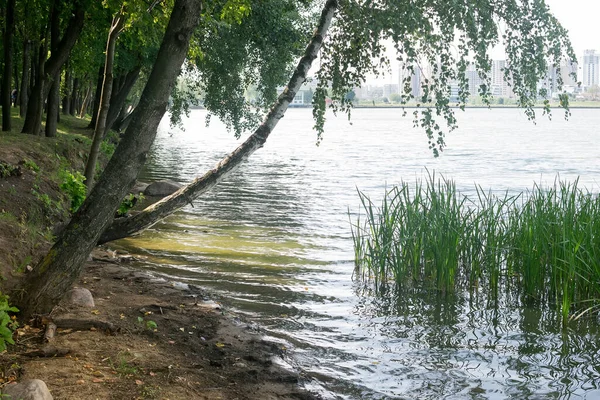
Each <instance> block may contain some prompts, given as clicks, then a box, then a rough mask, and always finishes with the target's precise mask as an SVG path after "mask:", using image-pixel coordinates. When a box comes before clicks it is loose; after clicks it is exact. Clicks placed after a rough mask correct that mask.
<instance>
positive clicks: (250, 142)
mask: <svg viewBox="0 0 600 400" xmlns="http://www.w3.org/2000/svg"><path fill="white" fill-rule="evenodd" d="M336 8H337V0H328V1H327V3H326V4H325V7H324V8H323V11H322V14H321V19H320V20H319V25H318V27H317V29H316V31H315V33H314V34H313V37H312V39H311V41H310V43H309V44H308V46H307V47H306V50H305V51H304V55H303V57H302V58H301V59H300V62H299V63H298V66H297V67H296V69H295V71H294V74H293V75H292V77H291V78H290V81H289V83H288V85H287V88H286V89H285V90H284V91H283V93H281V95H279V98H278V99H277V102H276V103H275V105H274V106H273V107H272V108H271V110H270V111H269V113H268V114H267V116H266V117H265V119H264V121H263V123H262V124H261V125H260V126H259V127H258V128H257V129H256V131H254V133H253V134H252V135H251V136H250V137H249V138H248V139H246V141H245V142H244V143H242V144H241V145H240V146H238V148H237V149H235V151H233V152H232V153H230V154H229V155H228V156H226V157H225V158H224V159H223V160H221V161H220V162H219V163H218V164H217V165H216V166H215V167H214V168H213V169H211V170H210V171H208V172H207V173H205V174H204V175H203V176H201V177H199V178H196V179H195V180H194V181H193V182H192V183H190V184H189V185H187V186H185V187H183V188H181V189H180V190H178V191H177V192H175V193H173V194H172V195H171V196H168V197H165V198H164V199H162V200H161V201H159V202H157V203H155V204H153V205H151V206H149V207H148V208H146V209H145V210H144V211H142V212H141V213H139V214H137V215H135V216H133V217H131V218H119V219H116V220H115V221H114V222H113V223H112V225H111V226H110V227H109V228H108V229H107V230H106V231H105V232H104V233H103V234H102V236H101V237H100V240H99V241H98V244H102V243H106V242H109V241H112V240H116V239H121V238H124V237H127V236H131V235H132V234H134V233H137V232H139V231H141V230H143V229H146V228H148V227H150V226H152V225H153V224H155V223H156V222H158V221H160V220H161V219H162V218H164V217H166V216H168V215H170V214H172V213H173V212H174V211H176V210H178V209H180V208H182V207H184V206H186V205H188V204H190V203H191V202H192V201H193V200H194V199H195V198H196V197H198V196H200V195H201V194H202V193H205V192H207V191H208V190H210V189H211V188H212V187H213V186H215V185H216V184H217V183H219V181H221V180H222V179H223V178H224V177H225V176H226V175H227V174H229V173H230V172H231V171H233V170H234V169H235V168H236V167H237V166H239V165H240V164H241V163H242V161H244V160H245V159H247V158H248V157H249V156H250V155H251V154H252V153H254V152H255V151H256V150H258V149H260V148H261V147H262V146H263V145H264V144H265V142H266V141H267V138H268V137H269V135H270V134H271V132H273V129H274V128H275V126H276V125H277V123H278V122H279V120H280V119H281V118H282V117H283V115H284V113H285V111H286V110H287V108H288V106H289V104H290V103H291V102H292V101H293V100H294V97H295V96H296V93H297V92H298V90H299V89H300V86H302V83H303V82H304V81H305V80H306V74H307V73H308V70H309V69H310V67H311V65H312V62H313V61H314V60H315V58H316V57H317V55H318V53H319V50H320V48H321V44H322V43H323V40H324V39H325V35H326V34H327V30H328V29H329V25H330V23H331V20H332V18H333V15H334V13H335V10H336Z"/></svg>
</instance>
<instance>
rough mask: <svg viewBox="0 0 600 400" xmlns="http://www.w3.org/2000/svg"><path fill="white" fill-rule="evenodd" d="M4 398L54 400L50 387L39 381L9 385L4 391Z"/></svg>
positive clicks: (32, 380)
mask: <svg viewBox="0 0 600 400" xmlns="http://www.w3.org/2000/svg"><path fill="white" fill-rule="evenodd" d="M2 398H3V399H4V398H6V399H10V400H53V398H52V395H51V394H50V391H49V390H48V386H46V384H45V383H44V381H41V380H39V379H29V380H26V381H23V382H21V383H16V384H12V385H7V386H5V387H4V389H2Z"/></svg>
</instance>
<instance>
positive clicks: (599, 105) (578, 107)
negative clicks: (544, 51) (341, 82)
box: [190, 102, 600, 110]
mask: <svg viewBox="0 0 600 400" xmlns="http://www.w3.org/2000/svg"><path fill="white" fill-rule="evenodd" d="M311 107H312V105H311V104H306V105H302V106H300V105H293V106H292V105H290V106H289V108H311ZM353 108H367V109H368V108H386V109H387V108H390V109H403V108H404V109H419V108H424V107H423V106H422V107H417V106H415V105H406V106H401V105H389V106H388V105H375V106H373V105H360V104H358V105H355V106H354V107H353ZM450 108H452V109H458V108H459V107H457V106H450ZM482 108H483V109H494V108H498V109H502V108H517V109H518V108H522V107H518V106H516V105H514V104H507V105H498V104H493V105H491V106H489V107H488V106H484V105H466V106H465V109H482ZM533 108H534V109H543V108H544V107H543V106H541V105H535V106H533ZM550 108H551V109H552V110H559V109H561V107H559V106H558V105H551V106H550ZM205 109H206V108H205V107H202V106H190V110H205ZM585 109H600V102H598V103H597V104H590V105H574V106H569V110H585Z"/></svg>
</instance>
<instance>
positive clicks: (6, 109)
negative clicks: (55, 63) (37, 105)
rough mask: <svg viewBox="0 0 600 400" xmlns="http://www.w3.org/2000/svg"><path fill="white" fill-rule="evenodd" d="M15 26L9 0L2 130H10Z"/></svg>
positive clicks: (5, 22) (13, 12) (11, 4)
mask: <svg viewBox="0 0 600 400" xmlns="http://www.w3.org/2000/svg"><path fill="white" fill-rule="evenodd" d="M14 28H15V0H9V1H8V3H7V4H6V18H5V21H4V72H3V74H2V130H3V131H10V129H11V118H10V107H11V106H12V99H11V96H12V90H11V87H10V84H11V82H12V70H13V65H12V64H13V30H14Z"/></svg>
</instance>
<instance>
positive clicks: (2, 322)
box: [0, 294, 19, 352]
mask: <svg viewBox="0 0 600 400" xmlns="http://www.w3.org/2000/svg"><path fill="white" fill-rule="evenodd" d="M9 312H13V313H16V312H19V309H18V308H16V307H11V306H10V305H9V304H8V296H6V295H3V294H0V352H3V351H4V350H6V343H10V344H15V342H14V340H13V338H12V334H13V332H14V330H15V329H17V327H18V326H19V325H18V324H17V322H16V321H15V320H13V319H12V318H11V317H10V315H9V314H8V313H9Z"/></svg>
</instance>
